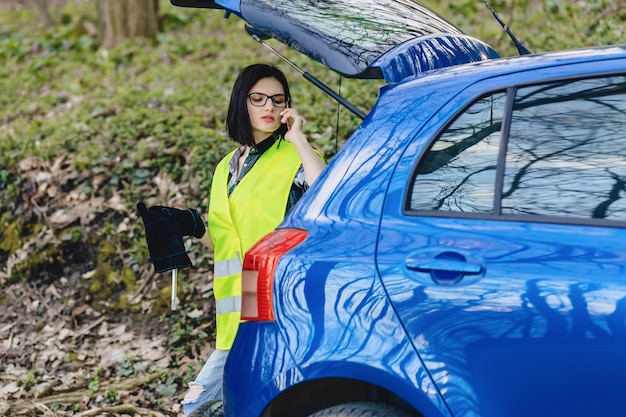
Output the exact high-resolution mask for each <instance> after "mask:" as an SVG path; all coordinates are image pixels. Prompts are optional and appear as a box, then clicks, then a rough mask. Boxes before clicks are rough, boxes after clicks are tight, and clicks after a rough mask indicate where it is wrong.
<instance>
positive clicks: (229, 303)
mask: <svg viewBox="0 0 626 417" xmlns="http://www.w3.org/2000/svg"><path fill="white" fill-rule="evenodd" d="M215 311H216V313H217V314H227V313H239V312H241V296H239V295H234V296H232V297H226V298H222V299H221V300H215Z"/></svg>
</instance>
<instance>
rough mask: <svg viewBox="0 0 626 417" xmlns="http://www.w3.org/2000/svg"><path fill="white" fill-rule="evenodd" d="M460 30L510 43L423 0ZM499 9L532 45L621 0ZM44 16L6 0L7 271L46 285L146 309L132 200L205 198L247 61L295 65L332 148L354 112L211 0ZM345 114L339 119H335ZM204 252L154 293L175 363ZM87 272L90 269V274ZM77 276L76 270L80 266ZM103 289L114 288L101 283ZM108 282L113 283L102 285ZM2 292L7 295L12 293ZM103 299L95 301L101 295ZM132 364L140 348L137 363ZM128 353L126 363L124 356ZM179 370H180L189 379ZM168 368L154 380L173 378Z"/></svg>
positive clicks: (583, 29)
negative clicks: (108, 33)
mask: <svg viewBox="0 0 626 417" xmlns="http://www.w3.org/2000/svg"><path fill="white" fill-rule="evenodd" d="M425 3H426V4H427V5H429V6H431V7H433V8H434V9H435V10H436V11H437V12H439V13H440V14H441V15H443V16H445V17H446V18H448V19H449V20H450V21H451V22H452V23H454V24H456V25H457V26H459V27H460V28H461V29H462V30H463V31H464V32H465V33H466V34H468V35H471V36H474V37H477V38H479V39H482V40H484V41H486V42H487V43H488V44H490V45H492V46H493V47H494V48H495V49H496V50H497V51H498V52H499V53H500V54H501V55H502V56H511V55H516V54H517V51H516V49H515V47H514V45H513V44H512V42H511V40H510V39H509V37H508V36H507V35H506V34H505V33H504V31H503V30H502V28H501V27H500V25H499V24H498V23H497V22H496V21H495V19H494V18H493V17H492V16H491V13H490V12H489V11H488V10H487V8H486V7H485V6H484V4H482V3H481V2H480V1H474V0H472V1H470V0H462V1H442V2H437V1H434V0H428V1H426V2H425ZM491 5H492V6H493V7H494V9H496V10H497V11H498V13H499V15H500V17H501V18H502V19H503V20H504V21H505V22H506V23H507V24H508V25H509V26H510V27H511V30H512V31H513V32H514V34H515V35H516V36H517V38H518V39H520V41H522V42H523V43H524V44H525V45H526V46H527V47H529V48H530V49H531V50H533V51H534V52H544V51H552V50H559V49H572V48H581V47H585V46H591V45H612V44H620V43H623V41H624V27H625V25H624V21H625V20H626V7H624V5H625V4H624V2H623V1H621V2H620V1H617V2H615V1H608V0H599V1H581V2H570V1H559V0H498V1H493V2H491ZM51 12H52V15H53V17H54V18H55V19H56V21H57V24H56V25H55V26H54V27H52V28H50V29H43V28H41V27H40V25H39V23H38V16H37V12H36V10H35V9H33V10H30V9H23V8H22V9H18V10H12V11H0V30H1V32H0V109H2V111H1V115H0V265H4V266H3V267H2V269H0V287H2V288H4V287H6V286H8V285H11V284H13V283H19V282H33V283H35V284H36V285H43V284H46V283H48V282H51V281H53V280H55V279H58V278H59V277H61V276H63V277H70V279H71V284H70V285H72V286H73V285H75V286H76V291H77V293H78V294H79V297H80V300H81V301H84V302H88V303H90V304H92V305H94V306H96V307H97V306H99V305H100V304H101V303H103V302H106V303H107V306H108V307H107V308H109V309H111V310H112V311H115V310H116V309H117V310H126V311H131V312H134V311H138V309H139V305H138V304H137V301H133V300H130V299H129V298H128V297H129V293H131V292H132V291H134V290H135V289H136V288H142V285H141V284H142V283H144V282H146V280H147V279H149V277H150V276H151V274H152V267H151V265H150V263H149V260H148V258H149V255H148V251H147V248H146V244H145V241H144V238H143V227H142V225H141V221H140V220H139V219H138V218H137V214H136V213H135V204H136V203H137V202H138V201H140V200H142V201H146V202H147V203H148V205H151V204H159V205H171V206H178V207H195V208H197V209H199V210H200V211H202V212H204V213H206V210H207V205H208V194H209V186H210V181H211V177H212V171H213V169H214V167H215V165H216V163H217V162H218V161H219V159H220V158H221V157H222V156H223V155H224V154H225V153H226V152H227V151H229V150H231V149H232V148H233V143H231V142H229V141H228V139H227V136H226V133H225V118H226V110H227V103H228V98H229V94H230V89H231V86H232V83H233V81H234V78H235V76H236V74H237V73H238V71H239V70H240V69H241V68H243V67H244V66H246V65H248V64H251V63H255V62H269V63H273V64H275V65H277V66H279V67H280V68H281V69H283V70H284V72H285V73H286V74H287V76H288V78H289V80H290V84H291V88H292V94H293V96H294V102H293V105H294V106H296V107H297V108H298V109H299V111H300V112H301V113H302V114H303V115H304V116H305V118H306V120H307V123H306V124H305V133H307V135H308V136H309V138H310V140H311V142H312V143H313V144H314V146H316V147H317V148H318V149H320V150H322V152H323V153H324V154H325V156H326V158H327V159H330V158H332V156H333V155H334V153H335V151H336V149H337V147H338V146H341V144H342V143H343V142H344V141H345V139H346V138H347V137H348V136H349V134H350V133H351V132H352V131H353V130H354V129H355V128H356V127H357V126H358V124H359V123H360V120H359V119H358V118H356V117H355V116H353V115H352V114H351V113H349V112H348V111H347V110H345V109H341V110H340V111H339V114H338V106H337V104H336V103H335V102H334V101H333V100H332V99H331V98H329V97H328V96H326V95H325V94H324V93H322V92H321V91H320V90H318V89H317V88H316V87H314V86H313V85H311V84H310V83H309V82H308V81H306V80H304V79H303V78H302V77H301V75H300V74H299V73H298V72H297V71H295V70H294V69H292V68H291V67H290V66H288V65H287V64H284V63H283V62H282V61H281V60H280V59H279V58H277V57H276V56H274V55H272V54H271V53H270V52H269V51H268V50H267V49H265V48H264V47H262V46H261V45H259V44H258V43H256V42H255V41H253V40H252V39H251V38H250V37H249V36H248V35H247V34H246V32H245V30H244V28H243V27H244V25H243V22H241V21H240V20H239V19H238V18H237V17H235V16H232V17H231V18H229V19H224V17H223V14H222V13H221V12H219V11H215V10H198V9H180V8H175V7H172V6H171V5H170V4H169V2H167V1H161V20H162V26H163V29H162V32H161V33H160V34H159V36H158V40H157V42H150V41H147V40H143V39H133V40H129V41H128V42H127V43H125V44H122V45H119V46H118V47H116V48H114V49H112V50H102V49H100V48H99V47H98V45H97V43H96V41H95V39H94V37H93V36H92V35H91V34H90V27H92V26H93V24H94V23H95V22H96V21H97V16H95V6H94V5H93V3H92V2H84V1H83V2H78V1H75V2H68V4H67V5H66V6H63V7H61V8H55V9H51ZM271 44H272V45H273V46H274V47H275V48H276V49H278V50H279V51H281V52H282V53H283V54H285V55H286V56H287V57H289V58H290V59H291V60H293V62H295V63H296V64H297V65H299V66H300V67H302V68H303V69H304V70H306V71H308V72H310V73H311V74H313V75H315V76H316V77H317V78H319V79H320V80H322V81H323V82H325V83H326V84H328V85H329V86H330V87H331V88H334V89H338V88H339V85H340V83H341V93H342V94H343V95H344V96H346V97H347V98H348V99H349V100H350V101H351V102H353V103H354V104H356V105H357V107H359V108H361V109H364V110H367V109H369V108H370V107H371V106H372V104H373V103H374V101H375V99H376V97H377V94H378V87H379V84H380V83H376V82H367V81H365V82H364V81H358V80H349V79H341V80H340V78H339V77H338V76H337V74H334V73H332V72H330V71H328V70H326V69H325V68H324V67H323V66H322V65H320V64H318V63H315V62H312V61H311V60H310V59H308V58H306V57H304V56H302V55H300V54H298V53H295V52H293V51H290V50H287V49H286V48H285V47H284V46H282V45H280V44H278V43H276V42H274V41H271ZM336 127H337V128H336ZM187 249H188V251H189V252H190V253H191V254H193V260H194V263H195V265H196V267H195V268H193V269H191V270H187V271H185V273H184V274H182V276H181V284H180V286H181V290H180V291H181V293H180V294H179V296H180V297H181V298H182V299H183V300H185V304H184V305H183V306H182V310H181V311H180V312H179V315H178V316H167V317H166V316H164V315H163V314H164V312H165V311H167V309H168V308H169V288H168V286H167V282H166V281H159V284H158V285H156V286H154V287H155V288H156V289H154V290H151V291H149V292H148V293H146V294H145V295H144V297H147V298H148V299H149V300H151V301H155V303H154V307H153V308H152V310H151V312H150V314H152V315H153V316H154V317H157V319H158V318H159V317H160V320H161V321H162V322H163V326H164V328H167V329H169V332H170V334H171V338H170V340H169V348H170V349H171V351H172V355H173V359H174V366H176V362H177V361H178V360H180V359H181V358H184V357H185V356H191V357H192V356H193V355H192V353H191V352H192V350H194V349H196V351H197V349H198V346H200V345H202V344H205V343H206V339H207V338H212V337H213V335H212V333H211V331H210V329H207V332H208V333H206V334H205V333H203V334H202V335H201V336H202V337H200V336H199V335H198V334H196V333H194V329H196V328H197V327H199V326H200V325H201V323H202V318H194V319H190V318H186V316H185V314H186V313H187V312H189V311H192V310H193V309H195V308H199V309H203V308H206V303H207V298H210V290H209V292H208V293H206V294H202V293H199V292H198V289H197V288H196V287H194V284H193V282H200V281H201V280H202V279H206V278H202V277H206V275H207V274H208V269H209V262H210V260H211V254H210V253H208V251H206V250H205V249H204V248H201V247H200V246H199V245H198V243H197V242H194V241H192V240H190V241H188V242H187ZM81 276H90V277H91V278H90V279H89V280H87V279H83V278H81ZM72 277H74V278H72ZM103 289H106V291H104V290H103ZM104 295H106V297H107V299H106V300H102V299H101V298H99V297H102V296H104ZM4 300H5V299H4V296H0V304H1V303H3V302H4ZM99 303H100V304H99ZM131 365H132V364H131ZM129 369H130V368H129ZM184 369H189V368H183V370H178V369H174V370H172V375H174V376H176V377H177V378H180V380H178V384H179V386H182V383H183V381H182V379H184V380H185V381H186V380H188V379H189V375H186V376H183V375H182V374H181V373H182V372H185V371H184ZM172 375H164V376H163V377H162V378H161V379H160V381H161V383H162V384H163V387H165V388H163V389H164V390H166V391H167V392H168V395H169V394H171V393H170V391H171V389H170V388H171V387H172V386H173V385H172V384H173V381H172V379H171V378H172Z"/></svg>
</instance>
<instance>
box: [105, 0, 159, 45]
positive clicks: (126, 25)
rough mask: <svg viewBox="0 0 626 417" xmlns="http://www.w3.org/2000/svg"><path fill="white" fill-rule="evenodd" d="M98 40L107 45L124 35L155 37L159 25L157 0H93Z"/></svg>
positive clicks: (126, 37)
mask: <svg viewBox="0 0 626 417" xmlns="http://www.w3.org/2000/svg"><path fill="white" fill-rule="evenodd" d="M96 5H97V7H98V40H99V41H100V46H101V47H102V48H105V49H111V48H113V47H115V46H116V45H118V44H120V43H121V42H124V41H125V40H127V39H130V38H133V37H136V36H142V37H146V38H150V39H155V38H156V35H157V32H158V29H159V20H158V14H159V13H158V12H159V0H131V1H127V0H96Z"/></svg>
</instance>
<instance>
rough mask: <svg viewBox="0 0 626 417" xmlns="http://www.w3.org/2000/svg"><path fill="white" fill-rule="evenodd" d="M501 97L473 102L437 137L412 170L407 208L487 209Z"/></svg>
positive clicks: (490, 200)
mask: <svg viewBox="0 0 626 417" xmlns="http://www.w3.org/2000/svg"><path fill="white" fill-rule="evenodd" d="M505 99H506V94H505V93H497V94H494V95H491V96H489V97H486V98H483V99H481V100H479V101H477V102H476V103H474V104H473V105H472V106H471V107H470V108H469V109H468V110H466V111H465V112H463V113H462V114H461V115H460V116H459V117H458V118H457V119H456V120H455V121H454V122H453V123H452V125H450V127H448V128H447V129H446V131H445V132H444V133H443V134H442V135H441V136H440V137H439V139H438V140H437V141H436V142H435V143H434V145H433V147H432V148H431V150H430V151H429V152H428V154H427V155H426V157H425V158H424V159H423V160H422V162H421V163H420V166H419V168H418V173H417V176H416V178H415V182H414V184H413V189H412V193H411V203H410V208H411V209H412V210H446V211H462V212H472V213H491V212H492V210H493V196H494V188H495V176H496V163H497V159H498V149H499V146H500V129H501V126H502V114H503V111H504V104H505Z"/></svg>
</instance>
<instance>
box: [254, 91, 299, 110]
mask: <svg viewBox="0 0 626 417" xmlns="http://www.w3.org/2000/svg"><path fill="white" fill-rule="evenodd" d="M248 98H249V99H250V104H252V105H253V106H255V107H263V106H265V104H267V100H269V99H272V103H274V107H280V108H282V107H287V104H288V103H289V100H288V99H287V98H286V97H285V95H284V94H274V95H273V96H268V95H267V94H263V93H250V94H248Z"/></svg>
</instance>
